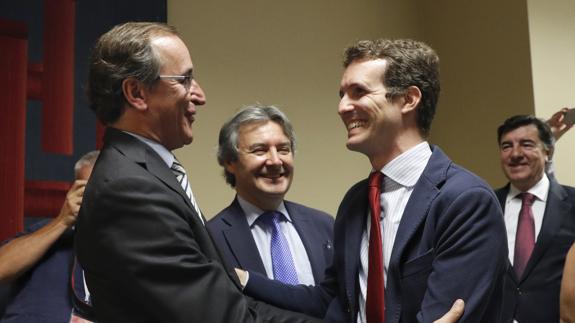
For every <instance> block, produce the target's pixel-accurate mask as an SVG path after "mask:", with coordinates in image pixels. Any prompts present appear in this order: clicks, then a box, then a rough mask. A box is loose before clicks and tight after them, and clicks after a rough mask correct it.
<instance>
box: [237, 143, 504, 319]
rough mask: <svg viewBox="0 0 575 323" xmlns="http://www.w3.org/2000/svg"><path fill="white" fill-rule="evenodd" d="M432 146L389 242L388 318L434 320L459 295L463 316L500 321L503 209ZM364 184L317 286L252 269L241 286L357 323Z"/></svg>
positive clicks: (350, 201)
mask: <svg viewBox="0 0 575 323" xmlns="http://www.w3.org/2000/svg"><path fill="white" fill-rule="evenodd" d="M432 150H433V153H432V156H431V159H430V160H429V162H428V164H427V166H426V168H425V170H424V172H423V174H422V175H421V177H420V179H419V180H418V182H417V184H416V185H415V187H414V190H413V192H412V194H411V197H410V199H409V201H408V203H407V206H406V208H405V211H404V213H403V217H402V219H401V223H400V225H399V229H398V232H397V236H396V238H395V242H394V245H393V251H392V254H391V259H390V263H389V266H388V271H387V287H386V290H385V306H386V309H385V317H386V323H397V322H418V321H419V322H432V321H433V320H435V319H437V318H438V317H440V316H442V315H443V314H444V313H445V312H447V310H448V309H449V308H450V307H451V305H452V303H453V301H454V300H455V299H457V298H462V299H464V300H465V302H466V303H465V313H464V315H463V317H462V318H461V320H460V321H461V322H498V320H499V314H500V313H499V311H500V306H501V296H502V295H501V294H502V279H503V277H504V273H505V268H506V267H505V265H506V257H507V244H506V235H505V224H504V222H503V219H502V218H501V216H502V213H501V208H500V207H499V205H498V203H497V199H496V197H495V194H494V193H493V191H492V190H491V189H490V188H489V186H487V185H486V184H485V183H484V182H483V181H482V180H481V179H480V178H478V177H477V176H475V175H474V174H472V173H470V172H468V171H467V170H465V169H463V168H461V167H459V166H457V165H455V164H453V162H452V161H451V160H449V159H448V157H447V156H446V155H445V154H444V153H443V152H442V151H441V150H440V149H439V148H437V147H432ZM367 190H368V188H367V179H366V180H363V181H361V182H359V183H357V184H356V185H354V186H353V187H352V188H351V189H350V190H349V191H348V192H347V194H346V195H345V197H344V199H343V201H342V203H341V205H340V207H339V210H338V213H337V217H336V220H335V232H334V250H335V254H334V263H333V267H331V268H329V269H328V271H327V278H326V281H324V283H322V284H321V285H320V287H316V288H310V287H305V286H301V285H300V286H296V287H282V286H280V285H278V284H274V283H273V281H268V280H266V279H265V278H264V277H261V276H258V275H257V274H254V275H253V276H252V275H251V273H250V280H249V282H248V285H247V287H246V289H245V290H244V291H246V292H247V293H250V294H252V295H254V296H255V297H259V298H261V299H264V300H268V301H269V302H271V303H273V304H278V305H280V306H284V307H286V308H291V309H294V310H300V311H304V312H307V313H310V314H313V315H321V314H323V313H326V318H325V320H326V322H350V323H351V322H353V323H355V322H356V319H357V312H358V293H359V286H358V272H359V267H360V259H359V255H360V244H361V236H362V232H363V230H364V228H365V225H366V219H367V213H368V198H367ZM270 290H273V292H269V293H268V292H267V291H270ZM333 297H335V298H334V299H332V298H333ZM318 304H319V305H318Z"/></svg>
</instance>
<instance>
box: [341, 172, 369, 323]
mask: <svg viewBox="0 0 575 323" xmlns="http://www.w3.org/2000/svg"><path fill="white" fill-rule="evenodd" d="M367 204H368V197H367V180H363V181H362V182H360V183H359V186H358V189H357V192H355V193H354V194H353V195H352V196H351V199H350V203H349V204H346V206H345V207H344V208H342V210H341V211H338V217H340V216H341V217H343V220H344V223H342V226H343V227H344V228H345V229H344V230H343V235H344V236H343V239H339V242H340V243H342V244H343V246H341V247H340V248H341V249H342V250H345V256H344V259H345V271H344V275H345V284H346V286H345V289H346V290H347V291H348V292H347V297H348V302H349V304H350V307H351V313H356V312H357V309H356V308H355V306H356V305H357V297H358V295H359V294H358V293H359V291H358V290H357V286H358V285H357V284H358V275H359V267H360V265H361V262H360V260H361V257H360V256H358V255H361V239H362V236H363V229H364V228H365V226H366V221H367ZM354 315H355V314H354Z"/></svg>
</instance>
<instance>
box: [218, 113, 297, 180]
mask: <svg viewBox="0 0 575 323" xmlns="http://www.w3.org/2000/svg"><path fill="white" fill-rule="evenodd" d="M267 121H272V122H275V123H277V124H278V125H279V126H280V127H281V128H282V130H283V132H284V134H285V135H286V136H287V137H288V138H289V140H290V145H291V150H292V153H294V154H295V145H296V139H295V133H294V130H293V127H292V125H291V122H290V121H289V119H288V118H287V117H286V115H285V114H284V113H283V112H281V111H280V109H278V108H276V107H274V106H263V105H253V106H247V107H245V108H243V109H242V110H240V111H239V112H238V113H236V115H235V116H233V117H232V118H231V119H230V120H228V121H226V123H224V125H223V126H222V128H221V129H220V135H219V139H218V163H219V164H220V166H222V167H224V177H225V179H226V183H228V184H230V186H232V187H235V186H236V178H235V176H234V174H232V173H230V172H228V171H227V170H226V168H225V165H226V164H227V163H231V162H235V161H237V160H238V132H239V130H240V127H242V126H243V125H245V124H249V123H260V122H261V123H264V122H267Z"/></svg>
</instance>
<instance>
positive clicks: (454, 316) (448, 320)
mask: <svg viewBox="0 0 575 323" xmlns="http://www.w3.org/2000/svg"><path fill="white" fill-rule="evenodd" d="M464 310H465V302H463V300H462V299H458V300H456V301H455V302H454V303H453V305H452V306H451V309H449V312H447V313H445V315H443V316H442V317H441V318H440V319H438V320H436V321H435V322H434V323H456V322H457V320H459V318H460V317H461V316H462V315H463V312H464Z"/></svg>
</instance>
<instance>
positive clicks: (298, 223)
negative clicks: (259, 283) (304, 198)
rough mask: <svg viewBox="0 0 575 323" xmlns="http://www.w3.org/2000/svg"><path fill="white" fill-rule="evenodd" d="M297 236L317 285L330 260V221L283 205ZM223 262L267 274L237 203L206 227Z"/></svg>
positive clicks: (321, 214)
mask: <svg viewBox="0 0 575 323" xmlns="http://www.w3.org/2000/svg"><path fill="white" fill-rule="evenodd" d="M284 204H285V207H286V209H287V211H288V213H289V215H290V217H291V219H292V222H293V225H294V227H295V229H296V231H297V232H298V234H299V236H300V238H301V241H302V243H303V245H304V248H305V251H306V252H307V256H308V259H309V262H310V264H311V269H312V272H313V277H314V280H315V283H316V284H319V283H320V282H321V281H323V279H324V272H325V269H326V268H327V267H328V266H329V265H331V262H332V259H333V218H332V217H331V216H330V215H328V214H327V213H324V212H321V211H319V210H315V209H312V208H309V207H306V206H303V205H301V204H297V203H293V202H289V201H284ZM206 227H207V228H208V231H209V232H210V234H211V235H212V238H213V239H214V242H215V244H216V246H217V247H218V249H219V250H220V252H221V254H222V257H223V258H224V261H225V262H227V264H228V265H229V266H231V267H237V268H242V269H245V270H248V271H253V272H259V273H261V274H264V275H265V274H266V270H265V268H264V264H263V262H262V259H261V257H260V256H259V251H258V248H257V246H256V243H255V241H254V238H253V235H252V233H251V230H250V227H249V225H248V221H247V220H246V216H245V214H244V211H243V210H242V208H241V206H240V204H239V203H238V200H237V199H234V201H233V202H232V204H230V205H229V206H228V207H227V208H225V209H223V210H222V211H221V212H220V213H218V214H217V215H216V216H215V217H214V218H213V219H211V220H210V221H209V222H208V224H207V225H206Z"/></svg>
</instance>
